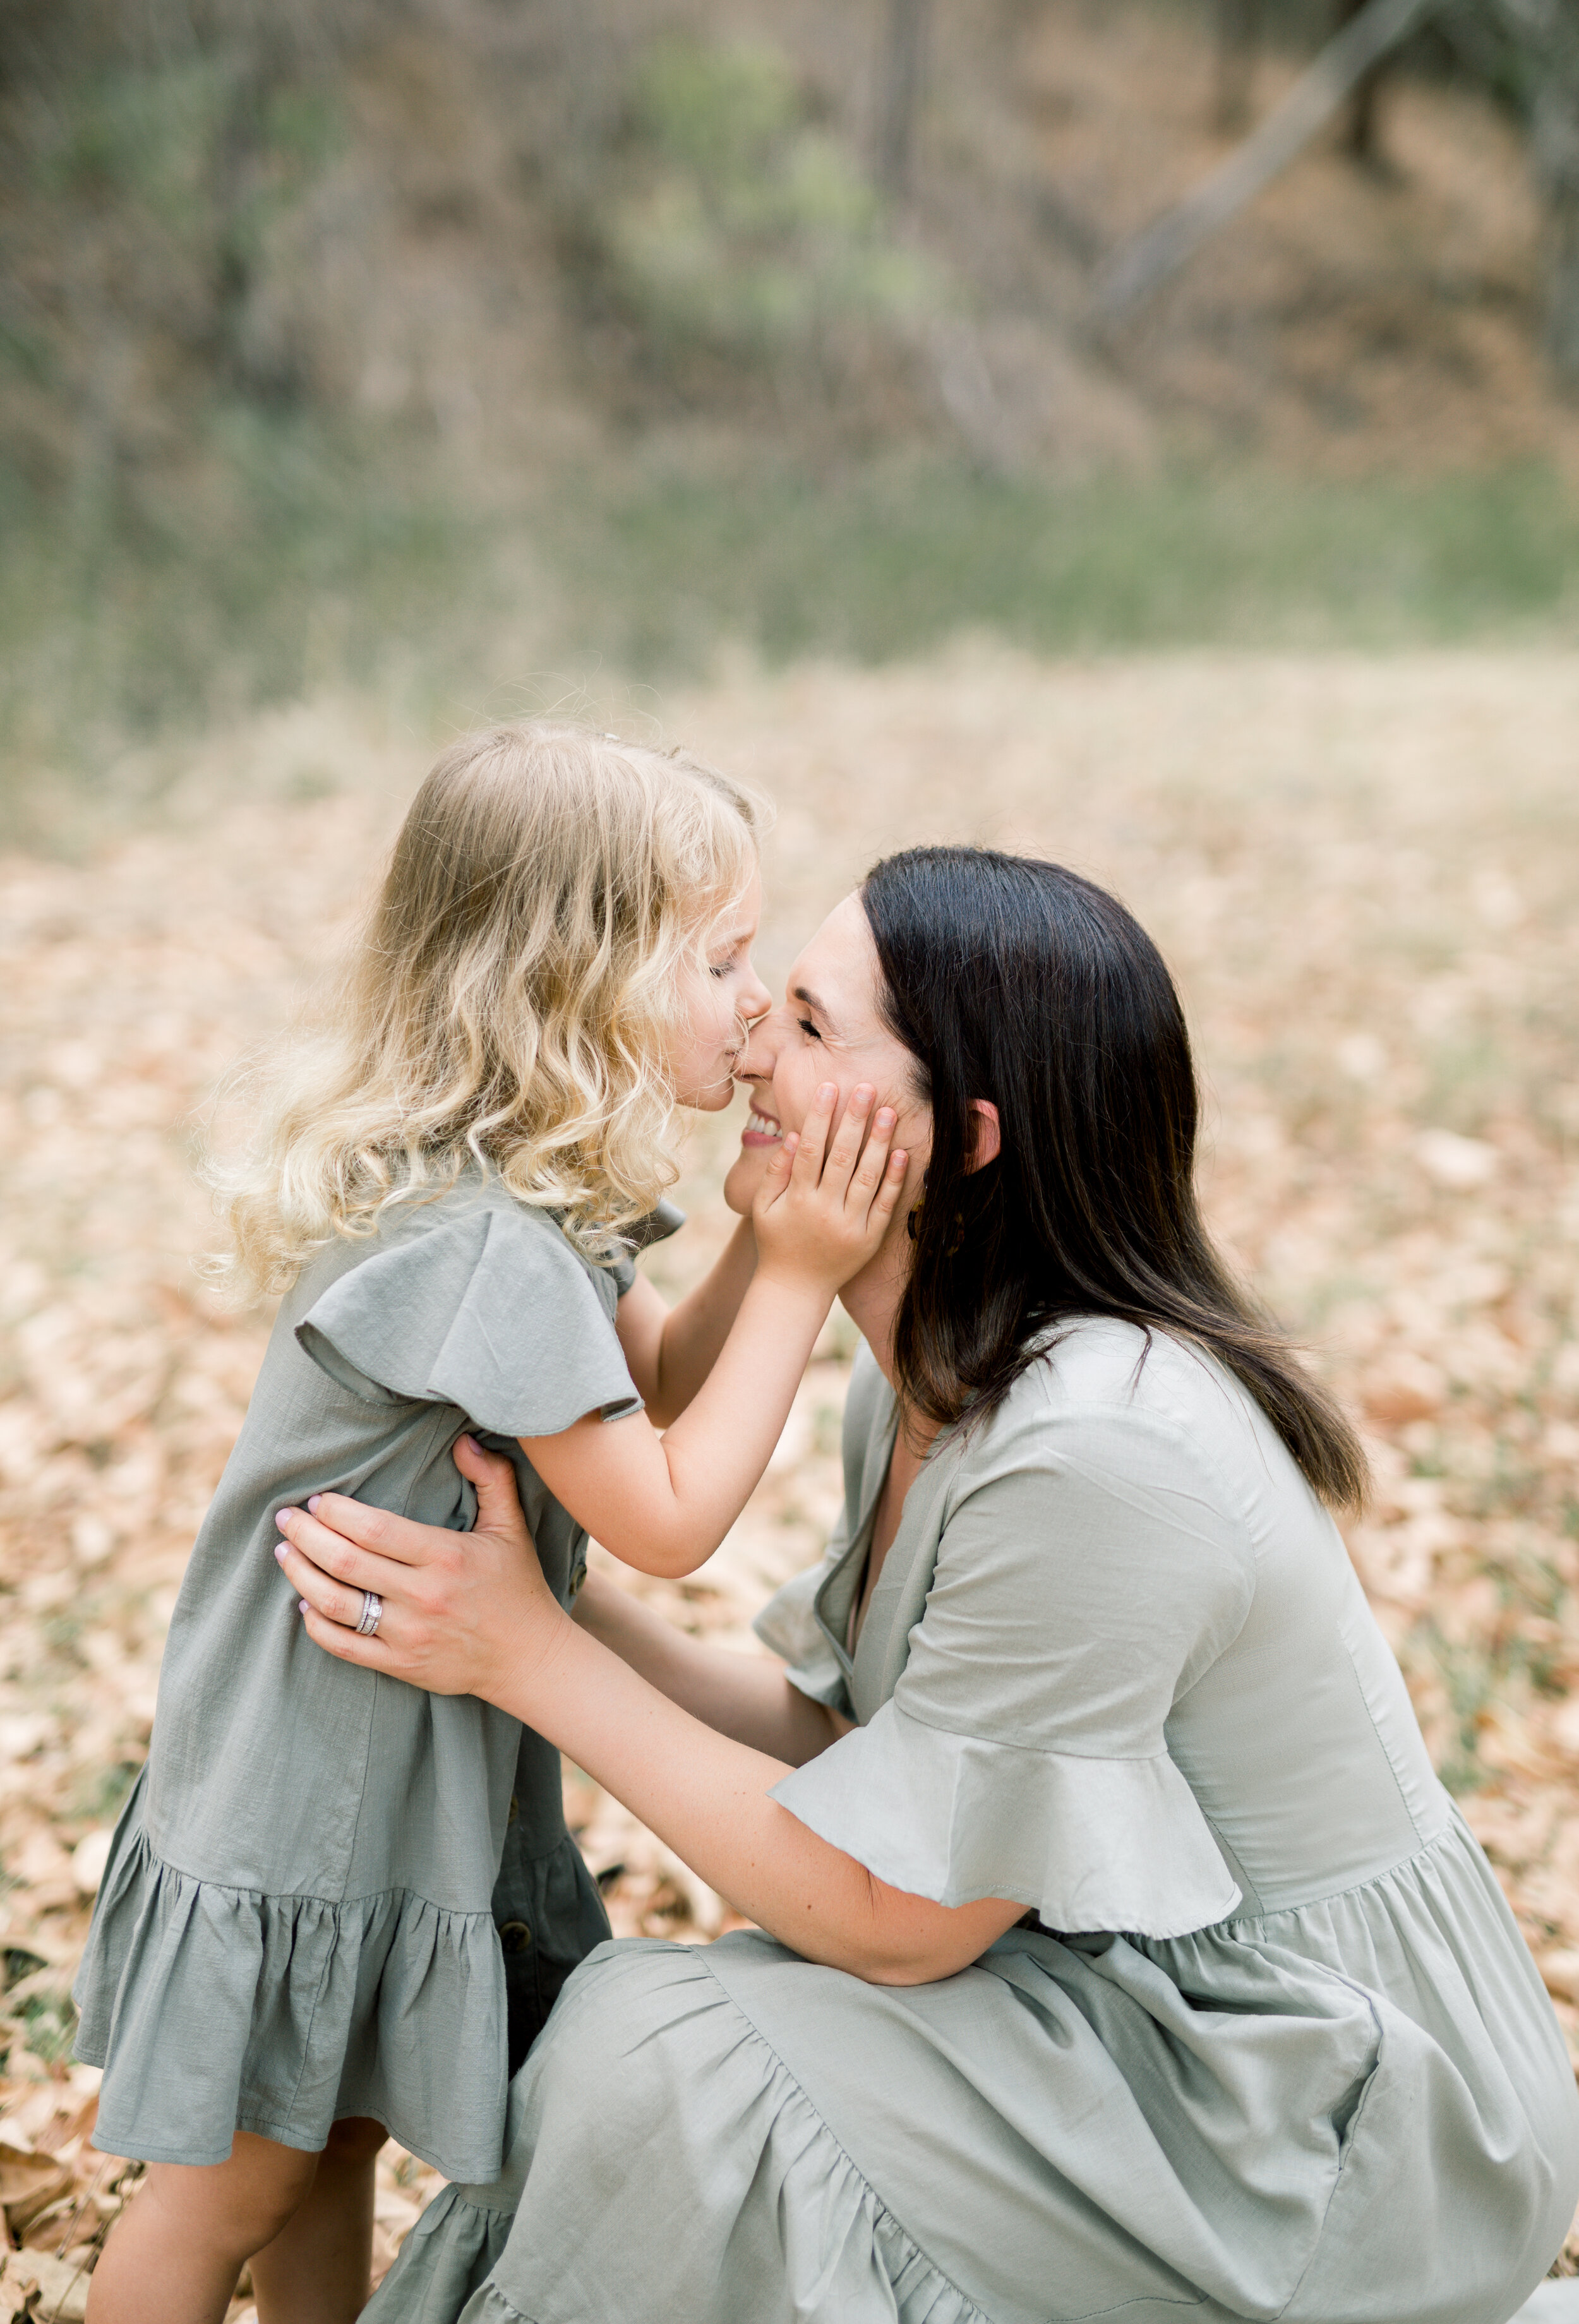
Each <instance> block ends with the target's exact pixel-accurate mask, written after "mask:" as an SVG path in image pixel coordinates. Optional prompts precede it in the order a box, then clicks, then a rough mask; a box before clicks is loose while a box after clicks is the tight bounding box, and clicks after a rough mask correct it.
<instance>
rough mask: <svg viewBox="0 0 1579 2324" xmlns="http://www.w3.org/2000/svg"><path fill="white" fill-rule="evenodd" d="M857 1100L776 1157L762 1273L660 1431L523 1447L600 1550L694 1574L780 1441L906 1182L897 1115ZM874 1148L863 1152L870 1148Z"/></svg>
mask: <svg viewBox="0 0 1579 2324" xmlns="http://www.w3.org/2000/svg"><path fill="white" fill-rule="evenodd" d="M874 1095H875V1092H874V1091H873V1088H872V1087H871V1085H870V1084H867V1083H863V1084H861V1085H860V1086H859V1087H858V1088H857V1089H856V1090H855V1091H854V1093H853V1094H852V1096H851V1099H850V1103H849V1107H848V1109H847V1111H845V1118H844V1120H842V1121H841V1122H840V1124H839V1127H838V1130H837V1131H836V1133H835V1135H834V1138H833V1142H832V1144H831V1145H829V1144H828V1143H827V1140H828V1134H829V1131H830V1130H832V1128H833V1115H834V1106H835V1103H836V1099H837V1096H838V1092H837V1090H836V1088H835V1086H834V1084H832V1083H831V1082H829V1083H826V1084H824V1085H823V1087H822V1088H821V1089H820V1090H819V1091H818V1093H817V1102H816V1103H815V1105H814V1106H813V1107H812V1108H811V1110H810V1111H809V1112H808V1115H807V1118H806V1121H805V1124H804V1127H803V1128H802V1130H801V1131H800V1134H799V1139H796V1138H795V1137H794V1136H793V1135H791V1136H790V1137H789V1138H787V1139H785V1141H784V1143H783V1145H782V1147H780V1148H779V1149H778V1150H777V1151H776V1152H775V1154H774V1156H773V1157H772V1161H771V1164H770V1166H769V1168H768V1173H767V1176H765V1178H764V1180H763V1182H762V1187H761V1189H760V1190H759V1192H758V1194H757V1198H756V1202H755V1204H754V1205H753V1224H754V1231H755V1235H756V1243H757V1252H758V1257H757V1265H756V1271H755V1273H754V1274H753V1277H752V1279H751V1281H750V1282H749V1284H747V1286H746V1287H745V1294H744V1296H743V1299H742V1301H741V1303H740V1313H739V1314H738V1315H737V1316H736V1317H735V1321H734V1329H733V1330H732V1331H731V1332H730V1333H729V1336H728V1338H727V1339H726V1340H725V1342H724V1346H723V1348H722V1350H721V1351H720V1353H719V1355H718V1358H717V1360H716V1363H715V1364H714V1365H713V1368H712V1369H711V1371H710V1372H709V1373H708V1375H707V1377H706V1379H705V1380H704V1381H703V1382H702V1385H701V1386H700V1387H699V1388H697V1392H696V1394H695V1396H694V1397H692V1398H691V1400H690V1403H689V1404H688V1406H687V1408H686V1410H685V1411H684V1412H683V1413H682V1414H681V1416H680V1417H679V1419H678V1420H677V1421H676V1422H675V1423H674V1425H673V1426H672V1427H671V1428H669V1429H668V1430H667V1431H666V1432H665V1433H664V1434H662V1435H661V1436H660V1434H659V1433H658V1431H657V1430H656V1429H655V1428H654V1427H653V1425H652V1423H651V1420H650V1419H649V1418H648V1417H647V1415H646V1414H645V1413H644V1412H643V1413H635V1414H633V1416H631V1417H630V1418H629V1419H626V1420H614V1421H606V1422H605V1421H603V1420H601V1419H599V1418H598V1416H597V1415H596V1413H589V1414H588V1415H587V1416H586V1418H585V1419H582V1420H578V1421H577V1423H576V1424H575V1425H574V1426H573V1427H570V1428H567V1429H564V1430H562V1431H561V1432H560V1433H559V1434H558V1435H556V1436H526V1437H522V1446H523V1448H524V1450H525V1452H526V1454H527V1457H528V1458H529V1460H530V1461H531V1465H532V1467H533V1468H534V1469H535V1470H536V1471H537V1473H538V1475H539V1476H540V1478H541V1479H542V1480H543V1482H544V1484H545V1485H547V1487H548V1489H549V1492H551V1493H552V1494H553V1496H554V1498H555V1499H556V1500H558V1501H559V1503H560V1505H561V1506H562V1507H563V1508H567V1509H568V1510H569V1512H570V1514H571V1516H572V1517H574V1518H575V1519H576V1521H577V1524H578V1525H581V1526H585V1527H586V1531H587V1532H588V1533H589V1534H591V1535H592V1536H593V1538H594V1540H595V1541H600V1542H602V1544H603V1545H604V1547H605V1549H610V1550H612V1551H613V1552H614V1555H615V1556H616V1557H619V1558H623V1560H624V1562H625V1563H626V1564H628V1565H634V1566H636V1567H638V1568H640V1570H641V1571H642V1572H643V1573H663V1574H669V1575H678V1574H684V1573H692V1572H695V1571H696V1569H697V1566H698V1565H700V1564H702V1563H704V1562H705V1561H706V1559H707V1558H709V1557H711V1555H712V1554H713V1552H714V1551H715V1550H716V1548H717V1546H718V1545H719V1543H720V1542H721V1541H722V1540H723V1538H724V1536H725V1534H726V1533H727V1532H728V1530H729V1528H730V1526H732V1525H733V1524H734V1520H735V1518H736V1517H738V1516H739V1515H740V1512H741V1510H742V1509H743V1508H744V1507H745V1504H746V1502H747V1501H748V1500H749V1499H750V1498H751V1495H752V1493H753V1490H754V1489H755V1488H756V1486H757V1484H758V1483H759V1482H760V1480H761V1478H762V1471H763V1470H764V1469H765V1468H766V1467H767V1465H768V1461H769V1458H770V1456H771V1453H772V1451H773V1447H774V1446H775V1445H776V1444H777V1443H778V1441H779V1437H780V1433H781V1431H782V1429H783V1426H784V1423H785V1421H786V1420H787V1419H788V1418H789V1406H790V1404H791V1403H792V1401H793V1400H794V1396H795V1391H796V1389H797V1388H799V1385H800V1378H801V1374H802V1373H803V1372H804V1371H805V1369H806V1365H807V1360H808V1357H809V1356H810V1354H811V1351H812V1347H813V1344H814V1343H815V1342H816V1339H817V1333H818V1332H819V1331H820V1330H821V1329H822V1326H823V1323H824V1322H825V1320H826V1316H827V1312H828V1309H829V1308H830V1307H831V1306H832V1305H833V1300H834V1294H835V1292H836V1290H837V1289H838V1287H839V1286H840V1285H841V1284H842V1283H847V1282H848V1281H849V1279H850V1277H852V1276H853V1275H855V1274H857V1273H858V1272H859V1270H860V1269H861V1268H863V1266H864V1265H865V1264H866V1262H867V1260H868V1259H871V1258H873V1256H874V1254H875V1253H876V1251H877V1250H878V1247H879V1245H880V1244H881V1243H882V1238H883V1236H884V1234H885V1233H886V1232H887V1231H888V1227H889V1223H890V1222H891V1219H892V1217H893V1213H894V1209H895V1206H896V1205H897V1203H898V1201H899V1196H900V1187H901V1185H903V1183H904V1175H905V1157H904V1155H903V1154H902V1153H895V1154H892V1155H891V1154H890V1153H889V1150H888V1149H889V1140H890V1139H891V1138H892V1136H893V1126H894V1119H895V1117H894V1113H893V1111H892V1109H891V1108H890V1107H887V1106H885V1107H883V1108H882V1109H881V1111H879V1112H878V1113H877V1115H876V1116H875V1118H874V1119H873V1122H872V1125H871V1135H870V1137H867V1135H866V1129H867V1122H866V1117H867V1114H868V1112H869V1111H870V1110H871V1106H872V1101H873V1096H874ZM863 1141H864V1144H863Z"/></svg>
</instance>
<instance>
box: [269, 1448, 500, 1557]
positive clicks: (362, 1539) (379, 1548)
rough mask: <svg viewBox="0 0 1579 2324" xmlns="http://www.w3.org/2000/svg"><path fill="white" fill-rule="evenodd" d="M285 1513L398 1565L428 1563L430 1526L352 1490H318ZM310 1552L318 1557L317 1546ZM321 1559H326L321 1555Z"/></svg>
mask: <svg viewBox="0 0 1579 2324" xmlns="http://www.w3.org/2000/svg"><path fill="white" fill-rule="evenodd" d="M478 1449H479V1451H480V1450H481V1448H480V1447H479V1448H478ZM482 1457H483V1458H484V1459H485V1460H486V1459H487V1458H488V1455H487V1454H486V1453H484V1454H483V1455H482ZM281 1515H282V1517H287V1516H292V1515H293V1516H295V1517H300V1518H301V1519H302V1520H303V1521H304V1522H307V1523H312V1524H316V1525H318V1526H319V1527H320V1528H321V1529H322V1530H323V1531H325V1532H328V1533H331V1534H333V1535H335V1536H336V1537H337V1538H338V1539H342V1540H344V1541H347V1542H349V1543H350V1544H351V1545H353V1547H355V1548H357V1549H363V1550H367V1551H370V1552H371V1553H372V1554H374V1555H375V1556H378V1557H381V1558H387V1559H389V1560H390V1562H391V1563H392V1564H395V1565H421V1564H423V1563H426V1555H425V1550H426V1545H425V1540H424V1536H425V1535H426V1534H427V1532H428V1527H427V1526H421V1525H418V1524H416V1523H415V1522H414V1521H413V1520H412V1519H411V1517H393V1516H392V1515H391V1513H390V1511H389V1510H388V1509H375V1508H373V1507H372V1506H371V1505H370V1503H368V1502H366V1501H354V1500H352V1499H351V1497H350V1495H349V1494H348V1493H314V1494H313V1495H312V1497H311V1499H309V1502H308V1504H307V1508H306V1509H305V1510H301V1509H297V1510H294V1511H291V1510H284V1509H282V1511H281ZM309 1554H311V1555H312V1556H314V1557H318V1552H317V1550H316V1549H313V1550H311V1551H310V1552H309ZM318 1562H319V1564H320V1565H321V1564H322V1563H323V1560H322V1559H321V1558H319V1560H318ZM330 1571H331V1572H338V1571H339V1569H338V1567H331V1569H330Z"/></svg>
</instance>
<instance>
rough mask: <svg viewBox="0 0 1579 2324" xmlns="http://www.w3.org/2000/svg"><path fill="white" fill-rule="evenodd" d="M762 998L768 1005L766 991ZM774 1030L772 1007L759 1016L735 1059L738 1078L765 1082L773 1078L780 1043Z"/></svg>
mask: <svg viewBox="0 0 1579 2324" xmlns="http://www.w3.org/2000/svg"><path fill="white" fill-rule="evenodd" d="M762 1000H763V1003H764V1007H766V1004H767V1001H768V996H767V994H766V993H764V994H763V995H762ZM774 1030H775V1028H774V1022H773V1014H772V1011H771V1008H770V1009H768V1011H767V1014H765V1015H763V1016H761V1017H759V1018H758V1019H757V1020H756V1022H755V1024H754V1025H753V1026H752V1027H751V1028H750V1030H749V1031H748V1033H747V1034H746V1037H745V1047H743V1049H742V1051H741V1053H740V1055H739V1056H738V1057H737V1058H736V1059H735V1061H734V1071H735V1075H736V1078H737V1079H739V1080H741V1081H746V1082H765V1081H771V1079H772V1074H773V1067H774V1066H775V1065H777V1063H778V1061H779V1044H778V1041H777V1040H776V1039H775V1038H774Z"/></svg>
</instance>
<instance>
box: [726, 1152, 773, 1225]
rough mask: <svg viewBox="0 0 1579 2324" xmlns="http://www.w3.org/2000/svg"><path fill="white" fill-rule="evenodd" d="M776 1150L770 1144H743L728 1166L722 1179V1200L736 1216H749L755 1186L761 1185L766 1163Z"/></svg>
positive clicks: (755, 1189)
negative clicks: (727, 1170) (726, 1174)
mask: <svg viewBox="0 0 1579 2324" xmlns="http://www.w3.org/2000/svg"><path fill="white" fill-rule="evenodd" d="M776 1151H777V1149H776V1148H774V1147H771V1146H743V1147H742V1148H741V1149H740V1152H739V1153H738V1154H737V1155H736V1156H735V1157H734V1161H733V1162H732V1163H731V1164H730V1166H729V1175H728V1176H727V1177H726V1178H725V1181H724V1200H725V1203H727V1204H728V1206H729V1208H730V1209H731V1210H732V1211H733V1212H734V1214H735V1216H736V1218H741V1219H743V1218H749V1216H750V1215H751V1206H752V1203H753V1200H754V1198H755V1195H756V1191H757V1188H758V1187H759V1186H760V1185H762V1179H763V1176H765V1174H766V1171H767V1167H768V1163H769V1160H770V1159H771V1156H772V1155H773V1154H774V1153H775V1152H776Z"/></svg>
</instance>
